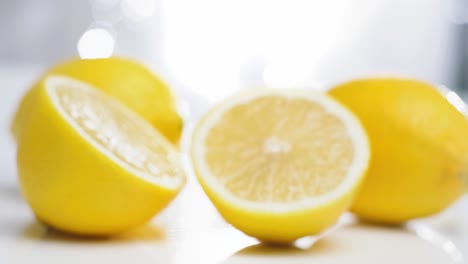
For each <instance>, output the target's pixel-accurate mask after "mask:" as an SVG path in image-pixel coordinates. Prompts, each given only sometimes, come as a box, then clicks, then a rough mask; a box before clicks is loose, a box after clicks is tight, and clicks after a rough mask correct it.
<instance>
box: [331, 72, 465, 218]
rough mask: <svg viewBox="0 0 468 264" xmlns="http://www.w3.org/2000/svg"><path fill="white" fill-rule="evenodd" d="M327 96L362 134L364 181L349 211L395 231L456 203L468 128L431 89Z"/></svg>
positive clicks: (354, 87)
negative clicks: (365, 138) (367, 150)
mask: <svg viewBox="0 0 468 264" xmlns="http://www.w3.org/2000/svg"><path fill="white" fill-rule="evenodd" d="M330 95H331V96H333V97H334V98H336V99H337V100H339V101H340V102H341V103H343V104H345V105H346V106H347V107H349V108H350V109H351V110H352V111H354V113H355V114H356V115H357V116H358V117H359V118H360V120H361V121H362V123H363V125H364V127H365V128H366V130H367V132H368V135H369V139H370V142H371V144H370V145H371V148H372V154H373V156H372V161H371V163H370V166H369V171H368V176H367V178H366V180H365V182H364V184H363V187H362V189H361V191H360V193H359V195H358V196H357V198H356V200H355V202H354V204H353V206H352V210H353V211H354V212H355V213H356V214H358V215H359V216H360V217H362V218H365V219H367V220H370V221H374V222H382V223H388V224H398V223H401V222H404V221H407V220H410V219H414V218H419V217H424V216H428V215H431V214H434V213H437V212H439V211H441V210H442V209H444V208H446V207H447V206H449V205H450V204H451V203H452V202H453V201H454V200H456V199H457V198H458V197H460V196H461V195H462V194H463V192H464V190H466V186H467V185H465V184H464V183H463V181H466V180H467V177H468V122H467V120H466V118H465V116H464V115H463V114H462V113H460V112H459V111H458V110H457V109H456V108H455V107H454V106H453V105H452V104H451V103H450V102H449V101H448V100H447V99H446V98H445V97H444V96H443V95H442V94H441V93H440V91H438V90H437V89H436V88H435V87H433V86H431V85H429V84H426V83H424V82H421V81H417V80H411V79H396V78H374V79H363V80H355V81H351V82H348V83H344V84H342V85H338V86H337V87H335V88H333V89H332V90H331V91H330Z"/></svg>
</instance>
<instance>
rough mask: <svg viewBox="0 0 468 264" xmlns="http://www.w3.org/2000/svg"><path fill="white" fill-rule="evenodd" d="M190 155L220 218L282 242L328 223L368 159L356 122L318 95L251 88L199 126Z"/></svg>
mask: <svg viewBox="0 0 468 264" xmlns="http://www.w3.org/2000/svg"><path fill="white" fill-rule="evenodd" d="M191 157H192V161H193V164H194V167H195V170H196V174H197V177H198V180H199V182H200V183H201V185H202V187H203V189H204V190H205V192H206V193H207V195H208V196H209V198H210V199H211V201H212V202H213V203H214V205H215V206H216V208H217V209H218V210H219V212H220V213H221V215H222V216H223V217H224V218H225V219H226V220H227V221H228V222H230V223H231V224H232V225H233V226H235V227H236V228H238V229H240V230H241V231H243V232H244V233H246V234H248V235H250V236H253V237H257V238H259V239H260V240H262V241H266V242H272V243H289V242H292V241H294V240H295V239H297V238H300V237H302V236H306V235H311V234H316V233H318V232H320V231H322V230H324V229H325V228H327V227H329V226H331V225H333V224H334V223H335V222H336V220H337V219H338V218H339V216H340V215H341V214H342V213H343V212H344V211H345V210H346V209H348V207H349V206H350V204H351V201H352V198H353V196H354V193H355V190H356V189H357V187H358V186H359V184H360V182H361V180H362V179H363V175H364V174H365V170H366V169H367V166H368V161H369V146H368V141H367V137H366V134H365V131H364V129H363V128H362V127H361V124H360V123H359V121H358V119H357V118H355V116H354V115H353V114H352V113H351V112H350V111H348V110H347V109H346V108H344V107H343V106H342V105H340V104H339V103H337V102H335V101H334V100H333V99H331V98H329V97H328V96H326V95H321V94H314V93H310V91H304V90H281V89H258V90H250V91H248V92H246V93H242V94H239V95H237V96H234V97H231V98H229V99H228V100H226V101H224V102H221V103H220V104H219V105H218V106H217V107H215V108H213V110H211V111H210V112H209V113H208V114H207V115H205V116H204V118H203V119H202V121H200V122H199V123H198V124H197V126H196V128H195V132H194V135H193V142H192V147H191Z"/></svg>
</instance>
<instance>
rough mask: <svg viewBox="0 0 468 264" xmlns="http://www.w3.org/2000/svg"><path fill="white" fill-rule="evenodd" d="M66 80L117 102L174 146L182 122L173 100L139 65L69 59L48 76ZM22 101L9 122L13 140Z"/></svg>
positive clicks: (117, 60) (22, 112) (18, 127)
mask: <svg viewBox="0 0 468 264" xmlns="http://www.w3.org/2000/svg"><path fill="white" fill-rule="evenodd" d="M54 74H57V75H64V76H69V77H72V78H75V79H78V80H81V81H84V82H87V83H89V84H91V85H93V86H94V87H97V88H100V89H101V90H102V91H104V92H105V93H106V94H108V95H111V96H113V97H114V98H117V99H118V100H120V101H121V102H123V103H124V104H126V105H127V106H128V107H130V108H131V109H132V110H134V111H135V112H137V113H138V114H140V115H141V116H142V117H143V118H144V119H146V120H148V121H149V122H150V123H151V124H152V125H153V126H154V127H156V128H157V129H158V130H159V131H160V132H161V133H162V134H163V135H164V136H165V137H166V138H167V139H169V140H170V141H171V142H172V143H174V144H176V145H177V144H178V141H179V138H180V135H181V132H182V127H183V121H182V118H181V117H180V115H179V114H178V112H177V105H176V99H175V97H174V95H173V93H172V91H171V90H170V89H169V87H168V86H167V85H166V84H165V83H164V82H163V81H161V79H159V78H158V77H157V76H156V75H155V74H153V73H152V72H151V71H150V70H149V69H147V68H146V67H145V66H143V65H142V64H139V63H138V62H136V61H132V60H129V59H124V58H119V57H111V58H105V59H73V60H69V61H66V62H64V63H62V64H60V65H57V66H56V67H54V68H52V69H50V70H49V71H48V72H47V73H46V74H45V75H44V76H43V78H45V77H47V76H49V75H54ZM34 89H35V88H33V89H31V90H30V91H29V92H28V93H27V94H26V95H25V97H24V99H23V101H22V103H21V104H20V107H19V109H18V111H17V114H16V116H15V119H14V121H13V126H12V131H13V134H14V136H15V137H16V138H18V137H19V135H20V133H21V130H22V121H21V120H23V118H24V116H25V115H26V114H27V113H28V112H29V110H28V109H29V104H28V98H29V97H30V94H33V93H34Z"/></svg>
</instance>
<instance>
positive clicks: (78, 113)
mask: <svg viewBox="0 0 468 264" xmlns="http://www.w3.org/2000/svg"><path fill="white" fill-rule="evenodd" d="M28 102H29V104H30V105H29V106H28V107H29V108H30V109H31V111H30V112H29V113H28V115H27V116H25V119H24V123H23V126H24V127H23V131H22V136H21V138H20V140H19V142H18V155H17V161H18V174H19V178H20V183H21V188H22V192H23V194H24V196H25V198H26V200H27V202H28V203H29V205H30V206H31V208H32V209H33V211H34V212H35V214H36V216H37V217H38V218H39V219H40V220H41V221H42V222H45V223H47V224H49V225H50V226H52V227H54V228H57V229H59V230H63V231H67V232H72V233H77V234H83V235H109V234H114V233H117V232H121V231H124V230H126V229H129V228H131V227H134V226H137V225H140V224H143V223H145V222H146V221H148V220H149V219H151V218H152V217H153V216H154V215H155V214H156V213H158V212H159V211H161V210H162V209H163V208H164V207H165V206H166V205H167V204H168V203H169V202H170V201H171V200H172V199H173V198H174V197H175V196H176V194H177V193H178V192H179V190H180V189H181V187H182V186H183V185H184V182H185V176H184V174H183V171H182V168H181V166H180V164H179V155H178V152H177V151H176V150H175V149H174V147H173V146H172V144H171V143H169V141H167V140H166V139H165V138H164V136H162V135H161V134H160V133H159V132H158V131H157V130H155V129H154V128H153V127H152V126H151V125H150V124H149V123H148V122H147V121H145V120H144V119H143V118H142V117H140V116H139V115H138V114H136V113H135V112H133V111H132V110H130V109H129V108H127V107H126V106H124V105H123V104H122V103H120V102H118V101H116V100H115V99H113V98H111V97H109V96H107V95H105V94H104V93H103V92H101V91H100V90H98V89H95V88H94V87H92V86H89V85H87V84H85V83H83V82H80V81H77V80H74V79H71V78H67V77H60V76H51V77H48V78H46V79H45V80H44V81H42V82H41V83H40V84H39V86H38V88H37V89H36V90H35V92H34V93H33V95H32V96H31V97H30V100H29V101H28Z"/></svg>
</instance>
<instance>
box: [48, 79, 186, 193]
mask: <svg viewBox="0 0 468 264" xmlns="http://www.w3.org/2000/svg"><path fill="white" fill-rule="evenodd" d="M46 86H47V90H48V93H49V95H50V97H51V99H52V101H53V102H54V104H55V105H56V107H57V109H58V110H59V112H60V113H61V114H62V116H63V117H64V118H65V119H66V120H67V121H68V123H69V124H70V125H72V126H73V127H74V128H75V129H76V130H77V131H78V132H79V133H80V135H82V136H83V137H84V138H85V139H87V140H88V141H89V143H91V144H92V145H93V146H95V147H96V148H97V149H99V150H100V151H101V152H102V153H104V154H105V155H106V156H107V157H108V158H110V159H112V160H114V161H115V162H116V163H118V164H120V165H121V166H122V167H124V168H125V169H127V170H129V171H131V172H133V173H134V174H136V175H138V176H140V177H142V178H143V179H145V180H147V181H149V182H153V183H155V184H158V185H163V186H165V187H168V188H176V187H177V186H179V185H180V184H181V183H182V180H183V178H182V177H180V175H181V174H182V171H181V169H180V166H173V164H178V163H179V157H178V153H177V151H175V150H174V149H173V147H172V146H171V145H170V144H168V142H166V141H165V140H163V139H162V137H161V135H160V133H159V132H158V131H156V130H155V129H154V128H153V127H152V126H151V125H149V124H148V123H147V122H146V121H144V120H142V119H141V118H140V117H139V116H137V114H136V113H134V112H132V111H131V110H130V109H127V108H126V107H123V105H122V104H121V103H120V102H117V101H115V100H113V99H110V98H109V97H108V96H107V95H105V94H103V93H102V92H100V91H98V90H96V89H95V88H92V87H89V86H86V85H80V83H73V84H72V85H71V83H70V79H69V78H65V77H54V78H50V79H49V80H48V82H47V84H46Z"/></svg>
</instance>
